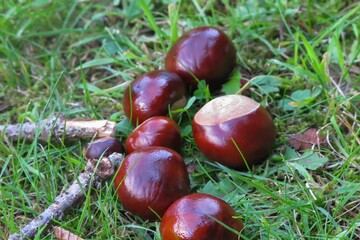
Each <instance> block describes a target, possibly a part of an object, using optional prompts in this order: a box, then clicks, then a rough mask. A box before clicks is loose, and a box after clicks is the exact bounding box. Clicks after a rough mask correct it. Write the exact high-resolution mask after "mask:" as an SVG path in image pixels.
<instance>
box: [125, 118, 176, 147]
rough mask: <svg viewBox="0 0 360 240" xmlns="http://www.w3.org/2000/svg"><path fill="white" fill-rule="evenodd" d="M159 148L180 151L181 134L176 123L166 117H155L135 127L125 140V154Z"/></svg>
mask: <svg viewBox="0 0 360 240" xmlns="http://www.w3.org/2000/svg"><path fill="white" fill-rule="evenodd" d="M151 146H161V147H168V148H171V149H174V150H175V151H180V148H181V134H180V129H179V126H178V125H177V123H176V122H175V121H173V120H171V119H170V118H168V117H164V116H156V117H151V118H149V119H147V120H146V121H145V122H143V123H142V124H140V125H139V126H137V128H135V129H134V131H133V132H132V133H130V135H129V136H128V138H127V139H126V144H125V148H126V152H127V153H131V152H133V151H134V150H136V149H140V148H145V147H151Z"/></svg>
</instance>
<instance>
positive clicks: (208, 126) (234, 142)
mask: <svg viewBox="0 0 360 240" xmlns="http://www.w3.org/2000/svg"><path fill="white" fill-rule="evenodd" d="M192 130H193V135H194V140H195V143H196V145H197V146H198V148H199V150H200V151H201V152H202V153H203V154H204V155H205V156H206V157H207V158H208V159H210V160H212V161H216V162H219V163H221V164H223V165H225V166H228V167H230V168H234V169H245V168H246V165H248V166H249V167H250V166H252V165H254V164H258V163H261V162H262V161H263V160H265V159H266V158H267V157H268V155H269V154H270V153H271V151H272V148H273V146H274V144H275V134H276V131H275V126H274V123H273V121H272V118H271V116H270V114H269V113H268V112H267V111H266V110H265V109H264V108H263V107H262V106H261V105H260V104H259V103H258V102H256V101H254V100H252V99H250V98H248V97H245V96H241V95H226V96H221V97H218V98H215V99H213V100H211V101H210V102H208V103H207V104H205V105H204V106H203V107H202V108H201V109H200V110H199V111H198V112H197V113H196V114H195V116H194V119H193V121H192ZM245 161H246V163H245Z"/></svg>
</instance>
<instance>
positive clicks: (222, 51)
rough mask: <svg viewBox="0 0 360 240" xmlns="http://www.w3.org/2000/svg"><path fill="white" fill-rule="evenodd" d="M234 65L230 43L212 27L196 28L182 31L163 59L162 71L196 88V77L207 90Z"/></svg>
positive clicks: (225, 76)
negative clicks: (176, 75) (182, 33)
mask: <svg viewBox="0 0 360 240" xmlns="http://www.w3.org/2000/svg"><path fill="white" fill-rule="evenodd" d="M235 65H236V50H235V47H234V45H233V43H232V42H231V40H230V39H229V37H228V36H227V35H226V34H225V33H224V32H223V31H221V30H219V29H217V28H215V27H198V28H194V29H192V30H190V31H188V32H186V33H185V34H184V35H183V36H182V37H180V38H179V39H178V40H177V41H176V42H175V44H174V45H173V46H172V47H171V49H170V51H169V52H168V53H167V55H166V58H165V69H166V70H168V71H171V72H174V73H176V74H178V75H179V76H180V77H181V78H182V79H184V80H185V81H186V82H187V83H188V84H190V85H191V86H192V88H196V86H197V84H198V82H197V80H199V81H200V80H205V81H206V83H207V84H208V85H209V87H210V89H211V90H215V89H217V88H219V87H220V86H221V85H222V84H223V83H225V82H226V80H227V78H228V77H229V75H230V73H231V72H232V70H233V69H234V67H235ZM196 79H197V80H196Z"/></svg>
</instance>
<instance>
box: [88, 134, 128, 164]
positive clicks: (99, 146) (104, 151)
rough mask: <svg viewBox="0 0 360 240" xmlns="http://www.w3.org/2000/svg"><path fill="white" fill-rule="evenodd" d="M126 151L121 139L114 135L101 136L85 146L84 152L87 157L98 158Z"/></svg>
mask: <svg viewBox="0 0 360 240" xmlns="http://www.w3.org/2000/svg"><path fill="white" fill-rule="evenodd" d="M114 152H117V153H124V152H125V150H124V147H123V145H122V144H121V142H120V141H118V140H117V139H115V138H112V137H105V138H99V139H97V140H95V141H93V142H91V143H88V144H87V145H86V146H85V147H84V148H83V154H84V156H85V157H86V159H98V158H100V157H102V156H103V157H108V156H109V155H110V154H112V153H114Z"/></svg>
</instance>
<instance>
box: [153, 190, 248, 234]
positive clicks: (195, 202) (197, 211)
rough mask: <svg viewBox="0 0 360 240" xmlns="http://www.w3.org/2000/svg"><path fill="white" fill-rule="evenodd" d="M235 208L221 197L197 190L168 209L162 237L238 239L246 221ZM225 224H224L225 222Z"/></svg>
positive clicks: (163, 220)
mask: <svg viewBox="0 0 360 240" xmlns="http://www.w3.org/2000/svg"><path fill="white" fill-rule="evenodd" d="M235 215H236V212H235V211H234V209H233V208H232V207H231V206H230V205H229V204H228V203H227V202H225V201H223V200H221V199H220V198H217V197H214V196H212V195H209V194H204V193H193V194H189V195H186V196H184V197H182V198H180V199H178V200H176V201H175V202H174V203H173V204H171V205H170V207H169V208H168V209H167V210H166V212H165V214H164V216H163V218H162V220H161V223H160V234H161V237H162V240H223V239H226V240H237V239H240V238H239V237H238V234H236V233H234V232H232V231H230V230H229V229H227V228H226V227H224V226H223V225H226V226H228V227H229V228H232V229H233V230H236V231H238V232H240V231H241V230H242V229H243V224H242V222H241V221H240V220H239V219H236V218H233V217H234V216H235ZM222 224H223V225H222Z"/></svg>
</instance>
